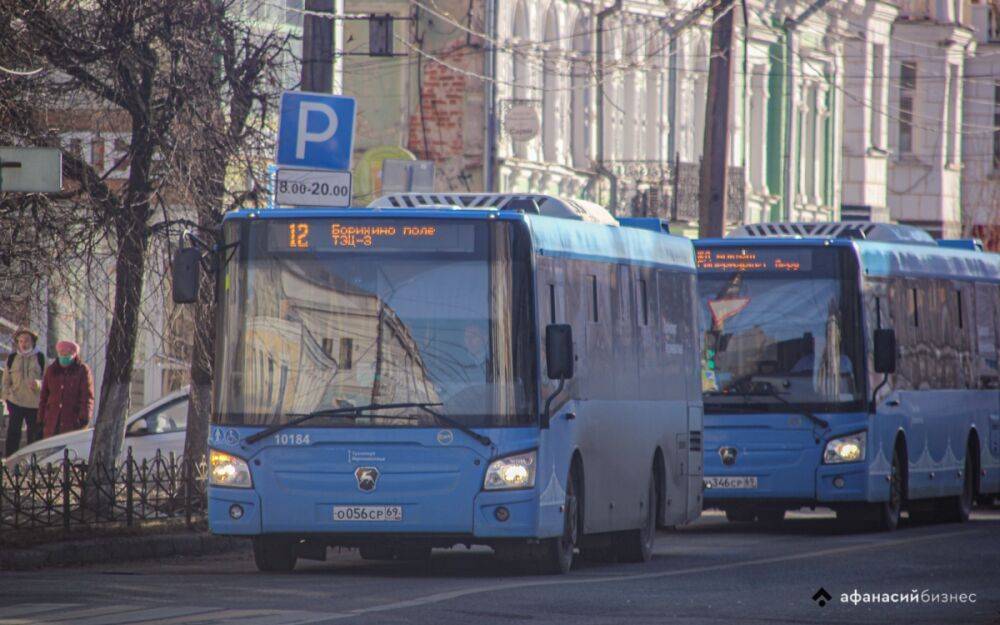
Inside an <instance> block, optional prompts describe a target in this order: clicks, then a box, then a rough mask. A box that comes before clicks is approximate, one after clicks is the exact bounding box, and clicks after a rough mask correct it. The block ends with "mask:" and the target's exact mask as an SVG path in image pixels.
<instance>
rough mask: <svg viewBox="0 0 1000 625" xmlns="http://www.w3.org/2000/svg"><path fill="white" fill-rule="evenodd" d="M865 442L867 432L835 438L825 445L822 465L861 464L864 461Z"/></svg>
mask: <svg viewBox="0 0 1000 625" xmlns="http://www.w3.org/2000/svg"><path fill="white" fill-rule="evenodd" d="M867 441H868V433H867V432H858V433H857V434H851V435H850V436H842V437H840V438H835V439H833V440H832V441H830V442H829V443H827V444H826V450H824V451H823V463H824V464H840V463H842V462H861V461H863V460H864V459H865V443H867Z"/></svg>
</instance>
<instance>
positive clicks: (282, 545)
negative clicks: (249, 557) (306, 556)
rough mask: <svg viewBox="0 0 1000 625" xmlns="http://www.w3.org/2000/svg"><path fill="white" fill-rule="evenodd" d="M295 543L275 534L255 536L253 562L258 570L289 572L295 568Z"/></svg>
mask: <svg viewBox="0 0 1000 625" xmlns="http://www.w3.org/2000/svg"><path fill="white" fill-rule="evenodd" d="M296 560H298V558H297V557H296V556H295V544H294V543H293V542H292V541H290V540H287V539H284V538H278V537H275V536H254V538H253V562H254V564H256V565H257V570H258V571H263V572H266V573H287V572H288V571H291V570H292V569H294V568H295V561H296Z"/></svg>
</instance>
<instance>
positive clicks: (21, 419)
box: [3, 328, 45, 456]
mask: <svg viewBox="0 0 1000 625" xmlns="http://www.w3.org/2000/svg"><path fill="white" fill-rule="evenodd" d="M14 345H15V348H16V351H15V352H14V353H13V354H11V355H10V356H8V357H7V371H6V373H5V374H4V376H3V399H4V400H5V401H6V402H7V411H8V412H9V413H10V418H9V419H8V421H7V442H6V445H5V446H4V456H9V455H11V454H12V453H14V452H15V451H17V448H18V447H20V445H21V427H22V426H23V427H25V428H26V429H27V434H28V443H34V442H35V441H37V440H38V439H39V438H41V435H42V433H41V426H40V424H39V423H38V401H39V396H40V391H41V388H42V374H43V373H44V372H45V356H44V355H43V354H42V352H41V351H39V349H38V347H37V345H38V335H37V334H35V333H34V332H32V331H31V330H28V329H27V328H21V329H19V330H18V331H17V332H15V333H14Z"/></svg>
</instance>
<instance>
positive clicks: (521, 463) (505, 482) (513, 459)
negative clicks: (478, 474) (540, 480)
mask: <svg viewBox="0 0 1000 625" xmlns="http://www.w3.org/2000/svg"><path fill="white" fill-rule="evenodd" d="M537 457H538V452H535V451H528V452H525V453H523V454H514V455H513V456H507V457H506V458H500V459H499V460H494V461H493V462H491V463H490V466H489V468H487V469H486V479H485V480H483V490H503V489H506V488H531V487H532V486H534V485H535V460H536V459H537Z"/></svg>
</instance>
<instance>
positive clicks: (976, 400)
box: [695, 238, 1000, 506]
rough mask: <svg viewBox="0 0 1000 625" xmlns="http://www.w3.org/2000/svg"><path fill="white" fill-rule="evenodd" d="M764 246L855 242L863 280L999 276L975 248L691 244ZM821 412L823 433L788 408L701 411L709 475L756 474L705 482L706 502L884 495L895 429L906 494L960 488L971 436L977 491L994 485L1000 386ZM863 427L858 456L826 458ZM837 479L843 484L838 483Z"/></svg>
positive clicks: (997, 486) (993, 257)
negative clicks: (744, 482) (730, 452)
mask: <svg viewBox="0 0 1000 625" xmlns="http://www.w3.org/2000/svg"><path fill="white" fill-rule="evenodd" d="M765 246H766V247H783V246H784V247H846V248H853V250H854V253H855V254H856V256H857V258H858V259H859V264H860V271H861V276H860V278H861V279H862V280H864V279H865V278H868V277H890V276H909V277H924V278H945V279H956V280H958V279H962V280H975V281H977V282H988V283H997V282H1000V254H992V253H984V252H979V251H974V250H971V249H961V248H953V247H944V248H942V247H937V246H930V245H909V244H893V243H881V242H875V241H857V240H848V239H778V238H776V239H763V238H741V239H732V238H730V239H702V240H698V241H696V242H695V248H696V249H697V248H701V247H746V248H751V247H765ZM894 403H898V405H895V406H893V405H892V404H894ZM821 416H822V418H824V419H825V420H827V421H828V422H829V423H830V428H829V430H828V431H820V429H818V428H816V427H815V426H814V425H813V424H812V422H811V421H809V420H808V419H807V418H805V417H803V416H801V415H797V414H795V413H794V412H789V413H754V414H743V413H733V414H719V413H706V414H705V417H704V422H705V476H706V477H709V476H756V477H757V478H758V487H757V488H756V489H720V488H713V489H706V492H705V502H706V505H707V506H712V505H713V503H716V504H717V503H719V502H725V503H726V504H727V505H733V503H734V502H740V501H746V502H747V503H752V502H754V501H779V502H780V501H787V502H797V503H809V502H814V503H816V504H817V505H824V504H830V505H835V504H837V503H840V502H858V501H867V502H878V501H886V500H887V499H888V495H889V491H888V479H887V478H888V476H889V473H890V469H891V462H892V455H893V450H894V445H895V442H896V439H897V436H898V435H900V434H902V436H903V438H904V441H905V444H906V451H907V460H908V463H907V464H908V466H907V470H908V476H907V477H908V493H907V496H908V497H909V498H911V499H916V498H927V497H945V496H954V495H958V494H960V493H961V489H962V484H963V477H962V475H963V474H962V471H963V469H964V462H965V448H966V447H965V446H966V441H967V440H968V437H969V436H970V435H975V436H978V438H979V441H980V458H979V461H980V462H979V466H980V470H981V475H980V488H979V491H980V492H981V493H996V492H1000V391H996V390H967V389H956V390H897V391H893V392H892V393H891V394H890V395H889V396H888V397H887V398H886V401H882V402H881V403H880V405H879V406H878V411H877V413H876V414H867V413H832V414H831V413H824V414H822V415H821ZM862 431H864V432H867V435H868V444H867V450H866V457H865V460H864V461H863V462H856V463H844V464H829V465H828V464H823V449H824V447H825V445H826V443H827V442H828V441H829V440H831V439H833V438H837V437H840V436H844V435H849V434H854V433H856V432H862ZM817 435H819V440H818V441H817V440H816V438H817ZM722 447H734V448H736V449H737V461H736V463H735V464H734V465H732V466H725V465H724V464H723V463H722V458H721V455H720V453H719V450H720V448H722ZM837 478H840V479H839V480H837ZM835 480H837V482H838V483H839V484H841V485H840V486H837V485H835V483H834V481H835Z"/></svg>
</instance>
